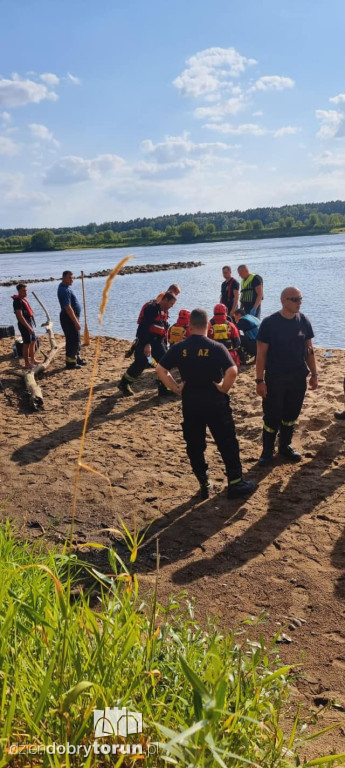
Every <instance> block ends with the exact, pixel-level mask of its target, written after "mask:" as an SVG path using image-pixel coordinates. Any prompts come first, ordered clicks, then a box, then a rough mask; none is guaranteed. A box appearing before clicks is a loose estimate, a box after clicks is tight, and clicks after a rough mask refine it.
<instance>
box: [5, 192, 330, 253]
mask: <svg viewBox="0 0 345 768" xmlns="http://www.w3.org/2000/svg"><path fill="white" fill-rule="evenodd" d="M343 227H345V202H344V201H342V200H336V201H331V202H328V203H306V204H301V205H284V206H281V207H280V208H273V207H271V208H250V209H248V210H246V211H237V210H236V211H223V212H216V213H202V212H201V211H199V212H198V213H188V214H187V213H185V214H180V213H176V214H171V215H170V214H169V215H166V216H157V217H156V218H152V219H148V218H144V219H131V220H129V221H112V222H109V221H108V222H104V223H103V224H95V223H94V222H91V223H90V224H87V225H85V226H80V227H59V228H57V229H40V230H37V229H24V228H21V229H0V251H2V252H8V251H14V252H15V251H17V252H19V251H49V250H59V249H67V248H68V249H69V248H94V247H103V248H104V247H110V248H111V247H121V246H125V245H158V244H160V245H164V244H173V243H186V242H193V241H194V242H204V241H205V240H206V241H212V240H215V241H216V240H235V239H255V238H259V237H260V238H261V237H284V236H285V237H289V236H293V235H298V234H323V233H327V232H331V231H334V230H335V231H336V230H338V229H341V228H343Z"/></svg>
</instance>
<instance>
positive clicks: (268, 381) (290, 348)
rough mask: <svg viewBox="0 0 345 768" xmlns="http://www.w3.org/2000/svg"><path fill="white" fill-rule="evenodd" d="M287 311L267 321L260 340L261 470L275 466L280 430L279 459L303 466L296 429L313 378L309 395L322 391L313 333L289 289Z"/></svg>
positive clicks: (284, 299) (294, 291)
mask: <svg viewBox="0 0 345 768" xmlns="http://www.w3.org/2000/svg"><path fill="white" fill-rule="evenodd" d="M280 298H281V303H282V309H281V310H280V311H279V312H275V313H274V314H273V315H270V316H269V317H266V318H265V319H264V320H263V321H262V323H261V325H260V329H259V333H258V336H257V356H256V376H257V378H256V387H257V394H258V395H260V397H262V405H263V412H264V424H263V451H262V454H261V457H260V459H259V464H260V465H261V466H267V465H268V464H271V463H272V459H273V451H274V443H275V439H276V436H277V432H278V430H279V453H280V454H281V455H282V456H284V457H285V458H287V459H288V460H289V461H300V460H301V458H302V457H301V454H300V453H298V451H296V450H295V449H294V448H293V447H292V445H291V440H292V435H293V431H294V425H295V423H296V421H297V419H298V416H299V414H300V412H301V409H302V405H303V400H304V396H305V391H306V378H307V375H308V373H309V372H310V374H311V375H310V383H309V386H310V389H317V384H318V378H317V371H316V361H315V357H314V350H313V342H312V338H313V336H314V333H313V329H312V327H311V324H310V322H309V320H308V318H307V317H306V316H305V315H303V314H302V313H301V312H300V307H301V301H302V296H301V292H300V290H299V289H298V288H295V287H289V288H284V290H283V292H282V294H281V297H280Z"/></svg>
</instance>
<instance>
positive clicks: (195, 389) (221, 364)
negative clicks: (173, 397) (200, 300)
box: [159, 334, 235, 401]
mask: <svg viewBox="0 0 345 768" xmlns="http://www.w3.org/2000/svg"><path fill="white" fill-rule="evenodd" d="M159 362H160V365H162V366H163V368H166V369H167V370H168V371H170V370H171V369H172V368H178V370H179V371H180V374H181V378H182V381H185V382H186V384H185V387H184V389H183V392H182V400H183V401H185V400H186V399H191V398H195V397H199V396H201V397H202V398H205V397H206V398H209V397H211V398H212V399H219V398H224V397H226V395H224V394H223V393H222V392H219V391H218V389H217V387H215V385H214V384H213V382H214V381H217V382H220V381H221V380H222V378H223V376H224V373H225V371H226V370H227V369H228V368H231V366H233V365H235V363H234V361H233V359H232V357H231V356H230V354H229V352H228V350H227V349H226V348H225V347H224V345H223V344H219V342H217V341H212V340H211V339H208V338H207V336H201V335H199V334H192V335H191V336H189V338H188V339H185V341H180V342H178V343H177V344H174V345H173V346H172V347H170V349H169V351H168V352H167V353H166V354H165V355H164V357H162V359H161V360H160V361H159Z"/></svg>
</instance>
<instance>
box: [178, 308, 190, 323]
mask: <svg viewBox="0 0 345 768" xmlns="http://www.w3.org/2000/svg"><path fill="white" fill-rule="evenodd" d="M189 318H190V312H188V309H180V311H179V313H178V319H179V320H183V322H185V323H189Z"/></svg>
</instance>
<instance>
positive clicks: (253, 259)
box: [0, 235, 345, 349]
mask: <svg viewBox="0 0 345 768" xmlns="http://www.w3.org/2000/svg"><path fill="white" fill-rule="evenodd" d="M127 252H128V251H127V249H124V248H121V249H120V248H117V249H95V250H92V249H90V250H73V251H53V252H47V253H20V254H1V255H0V270H1V271H0V274H1V277H0V281H1V282H3V281H5V280H10V279H17V278H18V281H19V280H25V279H29V278H31V279H34V278H42V277H58V276H59V275H60V274H61V273H62V271H63V270H64V269H71V270H72V271H73V272H74V274H75V275H78V274H80V270H81V269H83V270H84V272H85V273H89V272H96V271H97V270H101V269H108V268H111V267H113V266H114V264H115V263H116V262H117V261H118V260H119V259H121V258H123V256H125V255H126V254H127ZM132 253H133V255H134V257H135V259H133V260H132V264H163V263H164V262H177V261H202V263H203V266H202V267H197V268H195V269H194V268H193V269H179V270H171V271H168V272H151V273H141V274H133V275H123V276H119V277H117V278H116V280H115V281H114V283H113V286H112V289H111V293H110V298H109V302H108V306H107V309H106V312H105V316H104V320H103V325H102V329H101V333H102V335H104V336H113V337H116V338H124V339H132V338H133V337H134V336H135V332H136V319H137V315H138V314H139V310H140V308H141V306H142V304H143V303H144V302H145V301H147V300H148V299H151V298H154V297H155V296H156V295H157V294H158V293H160V292H161V291H162V290H164V289H166V288H167V287H168V286H169V285H170V284H171V283H179V285H180V286H181V296H180V297H179V299H178V301H177V303H176V305H175V307H174V309H173V311H172V312H171V313H170V314H171V321H172V322H174V320H175V319H176V317H177V313H178V309H181V308H186V309H193V307H196V306H199V307H203V308H205V309H207V310H208V311H209V312H210V313H212V309H213V306H214V304H215V303H217V302H218V301H219V293H220V284H221V281H222V272H221V269H222V266H223V265H225V264H229V265H230V266H231V267H232V271H233V275H234V277H236V278H237V277H238V275H237V266H238V265H239V264H242V263H246V264H248V266H249V268H250V270H251V272H256V273H258V274H260V275H261V276H262V277H263V279H264V296H265V298H264V302H263V306H262V316H263V317H264V316H266V315H269V314H271V313H272V312H275V311H276V310H277V309H279V308H280V302H279V296H280V292H281V290H282V288H284V287H285V286H288V285H297V286H298V288H300V290H301V291H302V294H303V305H302V311H303V312H304V313H305V314H306V315H307V316H308V317H309V319H310V320H311V322H312V325H313V328H314V333H315V340H314V341H315V345H316V346H317V347H326V348H338V349H343V348H345V338H344V282H343V277H342V275H343V274H344V273H343V270H344V266H345V257H344V254H345V235H322V236H315V237H291V238H279V239H267V240H258V241H244V242H243V241H242V242H231V243H230V242H222V243H198V244H197V245H193V244H190V245H175V246H169V245H163V246H156V247H154V248H150V247H142V248H133V250H132ZM104 284H105V278H104V277H103V278H101V277H100V278H92V279H90V280H86V281H85V286H86V305H87V321H88V327H89V331H90V333H91V334H97V333H98V332H99V326H98V307H99V304H100V300H101V294H102V290H103V287H104ZM57 286H58V283H56V282H53V283H37V284H34V283H32V284H30V285H29V286H28V288H29V296H28V298H29V301H30V303H31V304H32V307H33V309H34V312H35V317H36V322H37V326H38V329H39V324H40V323H41V322H43V321H44V319H45V318H44V314H43V312H42V310H41V308H40V307H39V305H38V304H37V302H36V301H35V299H34V297H32V295H31V291H32V290H34V291H35V292H36V293H37V294H38V296H39V297H40V298H41V300H42V301H43V302H44V303H45V304H46V305H47V306H48V307H49V309H50V312H51V315H52V318H53V321H54V327H55V330H56V331H58V332H60V331H61V329H60V324H59V307H58V303H57V298H56V291H57ZM336 286H338V288H339V291H338V289H337V290H335V288H336ZM342 286H343V287H342ZM74 287H75V291H76V293H77V295H78V297H79V298H80V300H81V299H82V288H81V281H80V280H75V283H74ZM328 288H329V292H328ZM13 293H15V288H14V286H12V288H8V287H7V288H5V287H0V325H11V324H12V323H14V322H15V318H14V315H13V311H12V302H11V295H12V294H13Z"/></svg>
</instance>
